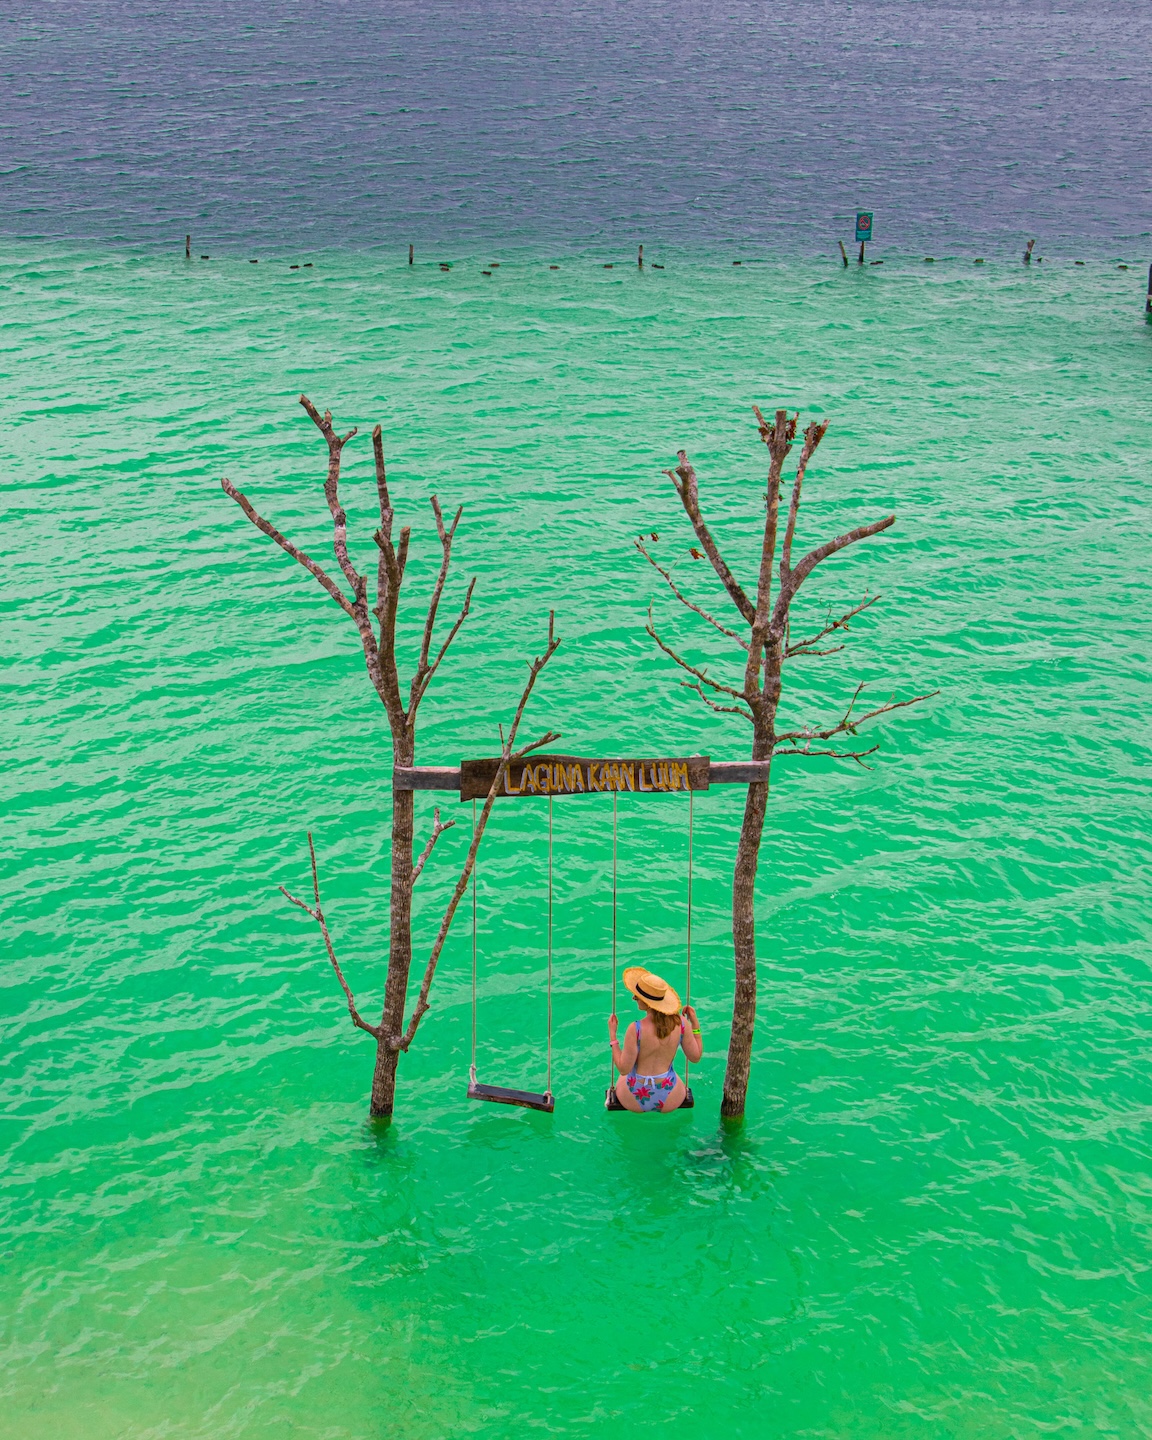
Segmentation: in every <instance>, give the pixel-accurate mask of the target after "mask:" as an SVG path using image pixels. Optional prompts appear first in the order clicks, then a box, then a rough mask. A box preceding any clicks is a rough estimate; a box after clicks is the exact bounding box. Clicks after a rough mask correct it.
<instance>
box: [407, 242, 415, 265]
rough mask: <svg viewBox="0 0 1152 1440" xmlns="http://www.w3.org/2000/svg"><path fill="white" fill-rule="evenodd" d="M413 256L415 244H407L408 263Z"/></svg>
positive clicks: (411, 260)
mask: <svg viewBox="0 0 1152 1440" xmlns="http://www.w3.org/2000/svg"><path fill="white" fill-rule="evenodd" d="M415 256H416V247H415V245H409V246H408V263H409V265H411V264H412V262H413V260H414V259H415Z"/></svg>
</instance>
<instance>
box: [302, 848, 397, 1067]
mask: <svg viewBox="0 0 1152 1440" xmlns="http://www.w3.org/2000/svg"><path fill="white" fill-rule="evenodd" d="M308 854H309V857H310V858H311V861H312V894H313V896H314V897H315V901H316V904H315V907H313V906H311V905H308V904H306V903H305V902H304V901H303V900H300V899H298V898H297V897H296V896H295V895H293V894H292V893H291V892H290V891H288V890H285V888H284V886H283V885H281V886H280V887H279V888H280V893H281V895H283V896H284V897H285V899H287V900H291V902H292V904H293V905H298V906H299V907H300V909H301V910H303V911H305V912H306V913H307V914H309V915H311V917H312V919H313V920H315V921H316V923H317V925H319V926H320V933H321V935H323V937H324V946H325V949H326V950H327V951H328V959H329V960H330V961H331V962H332V969H333V970H335V972H336V978H337V980H339V982H340V988H341V990H343V991H344V998H345V999H346V1000H347V1001H348V1014H349V1015H351V1017H352V1023H353V1025H355V1026H357V1027H358V1028H359V1029H360V1030H367V1032H368V1034H369V1035H373V1036H375V1038H376V1039H377V1040H379V1039H380V1029H379V1027H378V1026H376V1025H369V1023H368V1022H367V1020H365V1019H363V1018H362V1016H361V1014H360V1012H359V1010H357V1009H356V1001H355V1000H354V999H353V997H352V991H351V990H350V989H349V988H348V982H347V980H345V979H344V972H343V970H341V969H340V962H339V961H338V960H337V959H336V951H335V949H334V948H333V945H332V936H331V935H330V934H329V933H328V922H327V920H325V918H324V911H323V909H322V907H321V905H320V877H319V875H318V874H317V872H316V847H315V846H314V845H313V844H312V832H311V830H309V831H308Z"/></svg>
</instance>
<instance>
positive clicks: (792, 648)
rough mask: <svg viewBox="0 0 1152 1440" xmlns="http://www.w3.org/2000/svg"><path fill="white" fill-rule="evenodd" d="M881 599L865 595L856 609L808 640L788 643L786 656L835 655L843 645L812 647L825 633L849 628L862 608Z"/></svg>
mask: <svg viewBox="0 0 1152 1440" xmlns="http://www.w3.org/2000/svg"><path fill="white" fill-rule="evenodd" d="M879 599H880V596H879V595H867V596H865V597H864V599H863V600H862V601H861V602H860V604H859V605H857V606H855V608H854V609H852V610H848V611H846V612H845V613H844V614H843V615H841V616H840V617H839V619H837V620H830V621H828V623H827V624H825V626H824V628H823V630H818V631H817V632H816V634H815V635H810V636H809V637H808V638H807V640H797V641H796V643H795V644H790V645H788V646H787V648H786V649H785V651H784V658H785V659H786V660H790V659H791V658H792V657H793V655H835V654H836V652H837V651H838V650H843V648H844V646H843V645H834V646H833V647H832V648H831V649H830V650H813V649H812V648H811V647H812V646H813V645H818V644H819V643H820V641H821V640H823V639H824V637H825V635H831V634H832V633H833V632H834V631H836V630H847V629H848V622H849V620H851V619H852V618H853V617H854V616H856V615H859V614H860V612H861V611H862V610H867V609H868V607H869V606H870V605H875V603H876V602H877V600H879ZM828 613H829V614H831V607H829V612H828Z"/></svg>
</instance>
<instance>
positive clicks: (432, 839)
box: [411, 806, 456, 885]
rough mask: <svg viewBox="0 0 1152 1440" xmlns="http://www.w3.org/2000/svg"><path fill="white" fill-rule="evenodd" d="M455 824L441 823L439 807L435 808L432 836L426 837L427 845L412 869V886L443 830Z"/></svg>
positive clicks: (450, 821)
mask: <svg viewBox="0 0 1152 1440" xmlns="http://www.w3.org/2000/svg"><path fill="white" fill-rule="evenodd" d="M455 824H456V821H455V820H445V821H443V822H442V821H441V819H440V807H439V806H437V807H436V809H435V810H434V811H433V812H432V834H431V835H429V837H428V843H427V845H425V846H424V850H423V853H422V854H421V856H420V859H419V860H417V862H416V864H415V865H413V867H412V881H411V883H412V885H415V884H416V881H417V880H419V878H420V872H421V870H423V869H424V863H425V861H426V860H427V859H428V857H429V855H431V854H432V847H433V846H434V845H435V844H436V841H437V840H439V838H440V836H441V835H443V833H444V831H445V830H451V829H452V827H453V825H455Z"/></svg>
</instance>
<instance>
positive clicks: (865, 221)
mask: <svg viewBox="0 0 1152 1440" xmlns="http://www.w3.org/2000/svg"><path fill="white" fill-rule="evenodd" d="M856 239H857V240H860V241H864V240H871V239H872V211H871V210H857V212H856Z"/></svg>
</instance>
